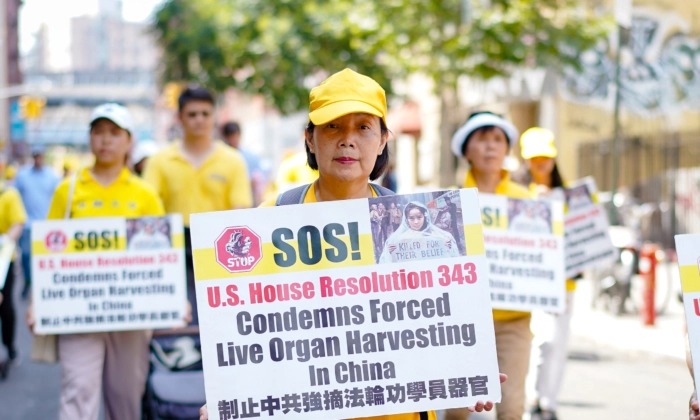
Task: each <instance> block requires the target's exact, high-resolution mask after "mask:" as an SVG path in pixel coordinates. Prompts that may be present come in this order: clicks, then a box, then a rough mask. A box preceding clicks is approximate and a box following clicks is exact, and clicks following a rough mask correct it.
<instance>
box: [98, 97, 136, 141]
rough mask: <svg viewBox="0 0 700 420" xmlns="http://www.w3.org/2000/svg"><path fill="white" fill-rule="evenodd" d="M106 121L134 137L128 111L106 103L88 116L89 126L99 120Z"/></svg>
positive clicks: (119, 106)
mask: <svg viewBox="0 0 700 420" xmlns="http://www.w3.org/2000/svg"><path fill="white" fill-rule="evenodd" d="M101 118H104V119H107V120H110V121H112V122H113V123H115V124H116V125H118V126H119V127H120V128H123V129H124V130H126V131H128V132H129V134H131V135H132V136H133V135H134V126H133V122H132V121H131V114H130V113H129V110H128V109H126V108H124V107H123V106H121V105H119V104H115V103H106V104H102V105H100V106H98V107H97V108H95V109H94V110H93V111H92V115H91V116H90V126H92V124H93V123H94V122H95V121H97V120H99V119H101Z"/></svg>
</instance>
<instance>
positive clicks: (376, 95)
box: [309, 69, 386, 125]
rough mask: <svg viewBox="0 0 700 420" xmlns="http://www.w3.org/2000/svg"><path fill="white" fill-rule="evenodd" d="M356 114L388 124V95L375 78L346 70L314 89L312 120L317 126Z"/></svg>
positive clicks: (311, 110) (310, 107)
mask: <svg viewBox="0 0 700 420" xmlns="http://www.w3.org/2000/svg"><path fill="white" fill-rule="evenodd" d="M356 112H357V113H365V114H371V115H376V116H377V117H379V118H381V119H382V120H384V123H385V124H386V94H385V93H384V89H382V87H381V86H379V83H377V82H375V81H374V80H373V79H372V78H370V77H367V76H365V75H362V74H360V73H357V72H355V71H352V70H350V69H345V70H341V71H339V72H337V73H335V74H333V75H332V76H330V77H329V78H327V79H326V80H324V81H323V82H321V84H320V85H318V86H316V87H315V88H313V89H311V93H310V94H309V119H310V120H311V122H312V123H314V124H315V125H320V124H325V123H327V122H329V121H333V120H334V119H336V118H339V117H342V116H343V115H347V114H353V113H356Z"/></svg>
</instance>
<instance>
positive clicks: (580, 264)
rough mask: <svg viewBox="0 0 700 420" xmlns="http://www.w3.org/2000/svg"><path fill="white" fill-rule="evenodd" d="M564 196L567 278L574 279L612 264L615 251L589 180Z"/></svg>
mask: <svg viewBox="0 0 700 420" xmlns="http://www.w3.org/2000/svg"><path fill="white" fill-rule="evenodd" d="M564 194H565V197H566V203H567V213H566V216H565V221H564V237H565V238H566V275H567V277H574V276H576V275H577V274H579V273H581V272H582V271H584V270H586V269H588V268H593V267H600V266H606V265H609V264H612V263H613V262H614V261H615V259H616V258H617V251H616V250H615V248H614V247H613V244H612V241H611V240H610V234H609V228H610V225H609V223H608V215H607V214H606V212H605V208H603V206H602V205H600V204H598V200H597V199H596V195H597V189H596V185H595V181H594V180H593V178H591V177H586V178H583V179H581V180H579V181H577V182H576V183H574V184H572V185H571V186H570V187H567V188H565V189H564Z"/></svg>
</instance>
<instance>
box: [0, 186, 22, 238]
mask: <svg viewBox="0 0 700 420" xmlns="http://www.w3.org/2000/svg"><path fill="white" fill-rule="evenodd" d="M26 221H27V213H26V212H25V210H24V204H22V197H21V196H20V195H19V192H18V191H17V190H16V189H14V188H12V187H7V186H5V185H4V183H2V182H0V234H2V235H4V234H6V233H7V231H8V230H10V228H11V227H12V226H14V225H16V224H18V223H25V222H26Z"/></svg>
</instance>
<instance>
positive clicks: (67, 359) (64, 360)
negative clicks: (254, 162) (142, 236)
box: [28, 103, 164, 420]
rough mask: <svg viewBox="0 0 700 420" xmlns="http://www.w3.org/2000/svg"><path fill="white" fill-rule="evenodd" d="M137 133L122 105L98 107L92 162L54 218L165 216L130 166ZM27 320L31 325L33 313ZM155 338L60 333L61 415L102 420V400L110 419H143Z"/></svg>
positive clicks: (60, 192)
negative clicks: (130, 157) (142, 413)
mask: <svg viewBox="0 0 700 420" xmlns="http://www.w3.org/2000/svg"><path fill="white" fill-rule="evenodd" d="M132 133H133V126H132V122H131V116H130V114H129V112H128V110H127V109H126V108H124V107H123V106H121V105H118V104H115V103H107V104H104V105H100V106H98V107H97V108H95V109H94V111H93V113H92V116H91V118H90V150H91V151H92V154H93V155H94V159H95V160H94V165H93V166H92V167H88V168H83V169H81V170H79V171H77V172H76V173H75V174H74V175H71V176H69V177H68V178H66V179H64V180H63V181H62V182H61V183H60V184H59V185H58V187H57V188H56V191H55V192H54V196H53V198H52V200H51V206H50V208H49V215H48V218H49V219H63V218H65V217H70V218H74V219H77V218H88V217H107V216H125V217H142V216H160V215H163V214H164V211H163V205H162V203H161V201H160V199H159V198H158V196H157V195H156V193H155V191H154V190H153V188H152V187H151V186H149V185H147V184H146V183H145V182H143V181H142V180H140V179H139V178H138V177H137V176H136V175H134V174H132V173H131V172H130V171H129V169H128V168H127V166H126V162H127V155H128V154H129V151H130V150H131V147H132V145H133V137H132ZM28 322H29V324H30V328H31V327H32V326H33V322H34V320H33V316H32V314H31V310H30V314H29V315H28ZM151 335H152V334H151V331H150V330H137V331H118V332H99V333H86V334H63V335H60V336H58V359H59V363H60V365H61V396H60V405H59V413H58V418H59V419H60V420H97V418H98V415H99V412H100V403H101V402H102V401H104V412H105V416H106V418H107V419H108V420H118V419H138V418H141V398H142V396H143V392H144V389H145V384H146V376H147V374H148V366H149V343H150V339H151Z"/></svg>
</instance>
